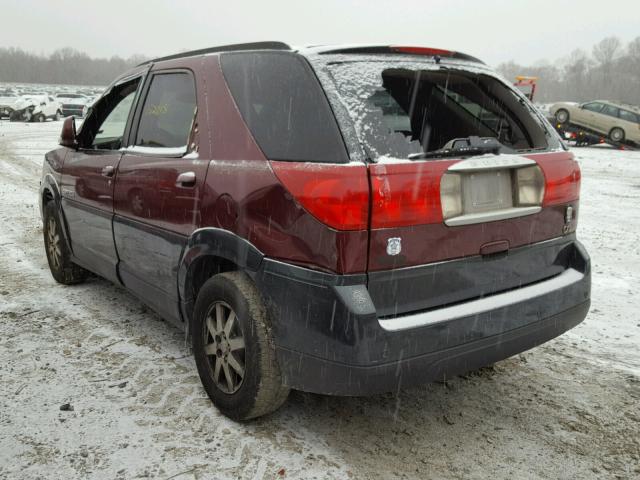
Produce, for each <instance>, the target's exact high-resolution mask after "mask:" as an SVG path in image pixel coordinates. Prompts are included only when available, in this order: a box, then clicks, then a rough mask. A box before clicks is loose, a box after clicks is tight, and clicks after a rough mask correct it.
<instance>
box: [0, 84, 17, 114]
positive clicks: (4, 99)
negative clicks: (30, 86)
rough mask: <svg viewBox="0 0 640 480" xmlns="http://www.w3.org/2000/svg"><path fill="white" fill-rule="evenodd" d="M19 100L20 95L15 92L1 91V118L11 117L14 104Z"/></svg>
mask: <svg viewBox="0 0 640 480" xmlns="http://www.w3.org/2000/svg"><path fill="white" fill-rule="evenodd" d="M18 98H19V97H18V95H16V94H15V93H13V92H9V91H3V90H0V118H2V117H9V116H11V112H13V104H14V103H16V100H17V99H18Z"/></svg>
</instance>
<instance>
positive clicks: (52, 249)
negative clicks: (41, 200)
mask: <svg viewBox="0 0 640 480" xmlns="http://www.w3.org/2000/svg"><path fill="white" fill-rule="evenodd" d="M47 250H48V252H49V258H50V259H51V263H52V264H53V266H54V267H55V268H56V269H58V268H60V264H61V258H62V250H61V249H60V235H58V229H57V228H56V221H55V219H54V218H49V221H48V224H47Z"/></svg>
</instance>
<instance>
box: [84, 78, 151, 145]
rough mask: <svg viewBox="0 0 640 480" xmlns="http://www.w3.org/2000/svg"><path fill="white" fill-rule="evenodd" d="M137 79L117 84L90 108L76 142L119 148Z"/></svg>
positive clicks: (136, 89)
mask: <svg viewBox="0 0 640 480" xmlns="http://www.w3.org/2000/svg"><path fill="white" fill-rule="evenodd" d="M139 84H140V79H139V78H136V79H134V80H131V81H129V82H126V83H123V84H121V85H117V86H116V87H114V88H113V90H112V91H111V92H110V93H109V94H108V95H107V96H105V97H104V98H103V99H102V100H101V101H100V102H99V103H97V104H96V105H95V106H94V107H93V109H92V114H91V115H89V117H88V118H87V120H86V122H85V126H83V128H82V132H81V134H80V145H81V146H82V147H83V148H86V149H90V150H119V149H120V148H122V147H123V146H125V145H123V143H124V135H125V130H126V126H127V121H128V119H129V113H130V112H131V107H132V105H133V101H134V99H135V96H136V92H137V91H138V87H139Z"/></svg>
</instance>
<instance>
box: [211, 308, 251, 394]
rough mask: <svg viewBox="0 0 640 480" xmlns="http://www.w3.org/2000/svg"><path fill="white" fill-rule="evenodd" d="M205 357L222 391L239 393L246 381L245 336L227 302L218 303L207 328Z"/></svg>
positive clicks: (212, 309)
mask: <svg viewBox="0 0 640 480" xmlns="http://www.w3.org/2000/svg"><path fill="white" fill-rule="evenodd" d="M203 337H204V353H205V355H206V357H207V361H208V363H209V366H210V368H211V370H212V371H211V376H212V378H213V381H214V382H215V384H216V386H217V387H218V389H220V390H221V391H222V392H224V393H227V394H233V393H235V392H237V391H238V390H239V389H240V387H241V386H242V382H243V380H244V377H245V374H246V372H245V344H244V335H243V334H242V329H241V327H240V323H239V322H238V317H237V316H236V313H235V312H234V311H233V309H232V308H231V307H230V306H229V305H228V304H227V303H225V302H222V301H220V302H215V303H214V304H213V305H212V306H211V308H210V309H209V312H208V313H207V317H206V321H205V324H204V328H203Z"/></svg>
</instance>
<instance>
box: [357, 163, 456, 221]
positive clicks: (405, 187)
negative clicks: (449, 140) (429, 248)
mask: <svg viewBox="0 0 640 480" xmlns="http://www.w3.org/2000/svg"><path fill="white" fill-rule="evenodd" d="M453 163H455V161H453V162H452V161H448V160H447V161H431V162H406V163H390V164H373V165H370V167H369V169H370V170H369V171H370V174H371V195H372V200H371V228H392V227H404V226H409V225H423V224H428V223H440V222H442V206H441V203H440V179H441V178H442V175H443V173H444V172H445V171H446V170H447V168H449V166H450V165H451V164H453Z"/></svg>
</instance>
